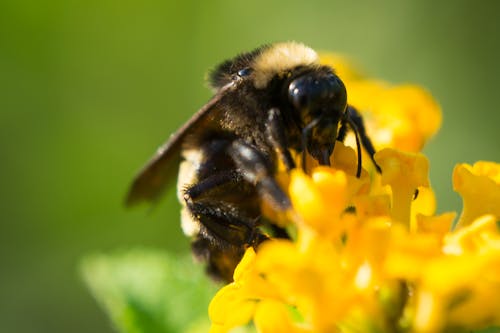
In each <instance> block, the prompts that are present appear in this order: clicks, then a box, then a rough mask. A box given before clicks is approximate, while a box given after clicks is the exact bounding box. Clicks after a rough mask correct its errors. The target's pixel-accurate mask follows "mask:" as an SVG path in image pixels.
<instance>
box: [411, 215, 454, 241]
mask: <svg viewBox="0 0 500 333" xmlns="http://www.w3.org/2000/svg"><path fill="white" fill-rule="evenodd" d="M456 215H457V214H456V213H455V212H447V213H443V214H440V215H435V216H425V215H422V214H417V216H416V224H417V231H418V232H422V233H427V232H428V233H435V234H438V235H441V236H444V234H446V233H447V232H449V231H450V230H451V226H452V225H453V221H454V220H455V216H456Z"/></svg>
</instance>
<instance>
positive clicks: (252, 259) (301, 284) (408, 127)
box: [209, 56, 500, 333]
mask: <svg viewBox="0 0 500 333" xmlns="http://www.w3.org/2000/svg"><path fill="white" fill-rule="evenodd" d="M330 61H335V62H336V63H337V61H338V60H337V59H334V58H333V57H331V56H328V57H326V58H325V62H327V63H328V62H330ZM337 68H339V66H337ZM338 71H339V72H340V75H341V77H343V78H344V80H345V81H346V85H347V88H348V91H349V93H350V95H349V100H350V101H351V103H352V104H353V105H354V106H356V107H357V108H358V109H360V110H363V114H364V117H365V119H366V122H367V127H368V132H369V133H370V136H371V137H372V139H373V140H374V142H375V144H376V146H377V148H379V151H378V153H377V154H376V155H375V160H376V162H377V164H378V165H379V166H380V167H381V169H382V173H381V174H379V173H377V172H376V171H375V169H374V168H373V166H371V165H370V164H369V163H368V162H365V163H363V167H365V168H366V169H363V171H362V173H361V176H360V177H356V167H357V161H356V153H355V151H354V150H353V149H352V148H351V147H350V146H349V142H347V144H346V145H344V144H342V143H340V142H337V144H336V146H335V150H334V153H333V157H332V161H331V162H332V167H321V166H314V167H311V170H309V171H308V173H307V174H306V173H304V172H302V171H301V170H294V171H293V172H292V173H291V174H290V175H289V176H288V175H287V176H286V177H285V176H284V177H282V178H283V183H284V186H286V187H287V189H288V193H289V196H290V198H291V200H292V204H293V207H294V209H293V212H290V213H289V214H288V220H289V221H291V222H290V225H289V226H288V228H289V229H291V230H293V234H295V235H296V237H294V239H293V240H278V239H272V240H269V241H267V242H265V243H263V244H262V245H261V246H260V247H259V249H258V251H257V253H256V252H255V251H254V250H253V249H252V248H249V249H248V250H247V252H246V253H245V256H244V257H243V259H242V261H241V262H240V264H239V265H238V267H237V268H236V270H235V273H234V282H232V283H230V284H228V285H226V286H225V287H223V288H222V289H221V290H220V291H219V292H218V293H217V294H216V296H215V297H214V299H213V300H212V302H211V305H210V307H209V315H210V318H211V321H212V328H211V332H213V333H215V332H228V331H229V330H231V329H232V328H234V327H238V326H241V325H245V324H247V323H249V322H251V321H253V323H254V325H255V327H256V328H257V330H258V331H259V332H426V333H427V332H429V333H430V332H443V331H447V330H448V331H457V330H460V329H463V330H465V329H468V330H470V329H478V328H482V327H487V326H492V325H500V231H499V225H498V219H499V217H500V164H496V163H492V162H477V163H476V164H474V165H472V166H471V165H467V164H460V165H457V166H456V168H455V170H454V172H453V185H454V188H455V190H456V191H457V192H458V193H460V195H461V196H462V198H463V210H462V213H461V215H460V216H459V218H458V222H457V223H454V220H455V217H456V214H455V213H454V212H450V213H444V214H439V215H436V212H435V211H436V202H435V197H434V194H433V191H432V189H431V187H430V183H429V179H428V172H429V163H428V160H427V159H426V157H425V156H424V155H422V154H421V153H419V152H418V151H419V150H420V149H421V148H422V147H423V145H424V143H425V142H426V140H427V139H428V138H429V137H431V136H432V135H433V134H434V133H435V132H436V131H437V129H438V127H439V125H440V122H441V115H440V111H439V107H438V106H437V104H436V103H435V102H434V101H433V100H432V98H431V97H430V96H429V94H427V93H426V92H424V91H423V90H421V89H420V88H418V87H416V86H390V85H389V84H387V83H382V82H378V81H372V80H365V79H362V78H360V77H359V76H358V75H356V74H355V73H353V72H352V71H345V73H343V71H344V67H342V66H341V67H340V68H339V69H338ZM369 103H370V104H369ZM365 160H366V159H365ZM311 164H312V161H311ZM308 165H309V164H308Z"/></svg>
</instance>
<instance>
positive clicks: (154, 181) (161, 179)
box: [125, 82, 236, 206]
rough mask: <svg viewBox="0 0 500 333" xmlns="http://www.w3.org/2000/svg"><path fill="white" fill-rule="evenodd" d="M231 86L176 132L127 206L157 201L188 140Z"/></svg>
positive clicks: (139, 181)
mask: <svg viewBox="0 0 500 333" xmlns="http://www.w3.org/2000/svg"><path fill="white" fill-rule="evenodd" d="M235 87H236V84H235V83H234V82H231V83H229V84H227V85H225V86H224V87H222V88H221V89H219V90H218V92H217V94H216V95H215V96H214V97H212V99H211V100H210V101H209V102H208V103H207V104H205V105H204V106H203V107H202V108H201V109H200V110H198V112H196V113H195V114H194V116H193V117H191V119H189V120H188V121H187V122H186V123H185V124H184V125H183V126H182V127H181V128H180V129H179V130H177V132H175V133H174V134H172V136H171V137H170V138H169V139H168V140H167V142H166V143H165V144H163V145H162V146H161V147H160V148H159V149H158V150H157V152H156V154H155V155H154V156H153V158H151V160H150V161H149V162H148V163H147V164H146V165H145V166H144V167H143V168H142V170H141V171H140V172H139V173H138V175H137V176H136V177H135V179H134V181H133V182H132V185H131V187H130V190H129V192H128V195H127V198H126V200H125V204H126V205H127V206H133V205H135V204H138V203H141V202H143V201H150V202H154V201H156V200H157V199H158V198H159V197H160V195H161V194H162V193H163V191H164V190H165V189H166V188H167V187H168V185H169V184H170V183H171V181H172V180H173V179H174V178H175V176H176V174H177V169H178V164H179V162H180V150H181V148H182V143H183V142H184V139H185V138H186V136H187V135H188V134H189V133H191V132H192V131H194V130H195V129H196V128H197V126H198V125H200V124H201V123H203V121H204V120H205V119H206V118H207V116H208V115H209V114H210V113H212V112H213V111H215V110H217V109H218V106H219V105H220V103H221V100H222V99H223V98H224V97H225V96H227V95H228V93H230V92H231V91H234V88H235Z"/></svg>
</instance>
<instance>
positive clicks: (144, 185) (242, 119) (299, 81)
mask: <svg viewBox="0 0 500 333" xmlns="http://www.w3.org/2000/svg"><path fill="white" fill-rule="evenodd" d="M210 84H211V86H212V88H213V89H214V90H215V95H214V97H213V98H212V99H211V100H210V101H209V102H208V103H207V104H206V105H205V106H204V107H203V108H201V109H200V110H199V111H198V112H197V113H196V114H195V115H194V116H193V117H192V118H191V119H190V120H189V121H188V122H187V123H186V124H185V125H184V126H182V127H181V128H180V129H179V130H178V131H177V132H176V133H175V134H174V135H173V136H172V137H171V138H170V139H169V140H168V141H167V143H166V144H165V145H164V146H162V147H161V148H160V149H159V150H158V153H157V154H156V156H154V157H153V159H152V160H151V161H150V162H149V163H148V164H147V165H146V167H145V168H144V169H143V170H142V171H141V172H140V173H139V175H138V176H137V178H136V179H135V181H134V183H133V184H132V188H131V191H130V193H129V196H128V203H129V204H134V203H136V202H140V201H144V200H146V201H148V200H149V201H152V200H155V199H157V198H158V197H159V196H160V195H161V193H162V192H163V190H164V189H165V188H166V187H168V184H169V182H170V181H171V180H172V179H173V178H174V175H175V167H176V166H177V165H179V164H180V167H179V174H178V185H177V194H178V198H179V201H180V202H181V204H182V207H183V208H182V213H181V216H182V228H183V230H184V232H185V233H186V234H187V235H189V236H190V237H192V239H193V251H194V253H195V254H196V255H197V256H198V257H201V258H203V259H204V260H206V262H207V263H208V271H209V272H210V273H211V274H212V275H213V276H215V277H218V278H222V279H224V280H231V279H232V273H233V270H234V268H235V266H236V264H237V263H238V261H239V260H240V258H241V256H242V255H243V253H244V251H245V249H246V248H247V247H248V246H254V247H257V246H258V245H259V244H260V243H261V242H262V241H264V240H266V239H268V237H269V235H268V234H267V233H264V232H263V231H262V229H261V228H260V227H261V226H262V225H263V224H268V223H267V222H266V221H265V219H264V218H263V216H262V212H261V206H262V203H263V202H265V203H266V204H267V205H268V206H270V207H272V208H273V209H274V210H276V211H286V210H288V209H291V204H290V201H289V199H288V196H287V195H286V193H285V192H284V191H283V190H282V189H281V188H280V187H279V185H278V184H277V182H276V179H275V174H276V172H277V166H278V164H279V163H281V164H283V165H284V166H285V167H286V169H287V170H291V169H293V168H295V167H296V163H295V160H294V159H293V158H292V153H291V152H292V151H293V152H298V153H299V154H302V156H305V154H306V153H307V154H309V155H311V156H312V157H313V158H314V159H316V160H317V161H318V162H319V164H324V165H329V163H330V157H331V155H332V153H333V148H334V145H335V142H336V141H337V140H340V141H343V140H344V138H345V135H346V132H347V131H348V130H352V131H353V132H354V133H355V137H356V140H357V146H358V175H359V173H360V170H361V169H360V168H361V153H360V147H361V145H363V146H364V148H365V149H366V150H367V152H368V153H369V154H370V156H372V157H373V154H374V148H373V145H372V144H371V142H370V140H369V138H368V136H367V135H366V133H365V130H364V126H363V123H362V119H361V117H360V116H359V114H358V113H357V111H356V110H355V109H354V108H352V107H351V106H349V105H348V104H347V92H346V89H345V86H344V84H343V83H342V81H341V80H340V78H339V77H338V76H337V75H336V74H335V73H334V71H333V69H332V68H330V67H328V66H323V65H321V64H320V63H319V58H318V56H317V54H316V52H314V51H313V50H312V49H310V48H308V47H307V46H305V45H303V44H299V43H295V42H289V43H278V44H272V45H268V46H264V47H261V48H258V49H256V50H254V51H252V52H249V53H244V54H241V55H239V56H237V57H235V58H233V59H231V60H228V61H225V62H223V63H222V64H220V65H219V66H218V67H217V68H216V69H215V70H214V71H213V72H212V73H211V75H210ZM304 164H305V158H303V160H302V167H304ZM268 227H269V228H268V230H271V233H272V236H275V237H287V234H286V231H285V230H283V229H281V228H279V227H277V226H276V225H273V224H268Z"/></svg>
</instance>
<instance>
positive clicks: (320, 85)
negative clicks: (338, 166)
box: [287, 67, 347, 165]
mask: <svg viewBox="0 0 500 333" xmlns="http://www.w3.org/2000/svg"><path fill="white" fill-rule="evenodd" d="M287 93H288V100H289V102H290V104H291V106H292V108H293V110H294V112H296V114H295V116H296V119H298V120H299V122H300V126H301V127H302V141H303V142H302V145H303V148H304V149H307V150H308V151H309V153H310V154H311V155H312V156H313V157H314V158H315V159H316V160H318V162H319V163H320V164H326V165H328V164H329V157H330V155H331V154H332V152H333V148H334V146H335V140H336V138H337V130H338V126H339V122H340V120H341V119H342V117H343V116H344V113H345V112H346V108H347V92H346V88H345V86H344V83H343V82H342V81H341V80H340V79H339V77H338V76H337V75H335V74H334V73H332V71H331V70H330V69H329V68H326V67H321V68H318V69H315V70H311V71H305V72H303V73H301V74H299V75H297V76H295V77H293V78H292V79H291V81H290V83H289V84H288V92H287Z"/></svg>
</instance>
